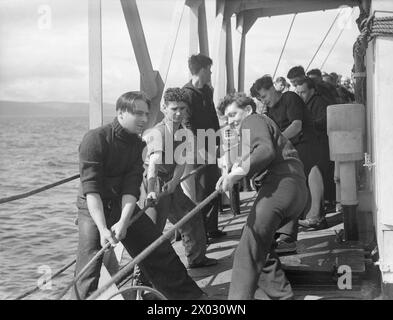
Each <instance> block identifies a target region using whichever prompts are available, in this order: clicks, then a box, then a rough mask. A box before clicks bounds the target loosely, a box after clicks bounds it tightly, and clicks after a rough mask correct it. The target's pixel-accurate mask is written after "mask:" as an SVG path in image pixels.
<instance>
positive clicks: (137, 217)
mask: <svg viewBox="0 0 393 320" xmlns="http://www.w3.org/2000/svg"><path fill="white" fill-rule="evenodd" d="M205 167H206V165H202V166H199V167H198V168H196V169H194V170H192V171H191V172H190V173H188V174H187V175H185V176H184V177H182V178H181V179H180V182H179V183H181V182H183V181H184V180H186V179H188V178H189V177H191V176H192V175H194V174H196V173H197V172H199V171H201V170H202V169H203V168H205ZM165 194H166V193H165V192H162V193H160V194H159V195H158V196H157V201H158V200H159V199H160V198H161V197H163V196H164V195H165ZM149 207H150V206H145V207H144V208H143V209H141V210H140V211H138V212H137V213H136V214H135V215H134V216H132V218H131V219H130V221H129V223H128V225H129V226H130V225H131V224H133V223H134V222H135V221H136V220H138V219H139V218H140V217H141V216H142V215H143V214H144V213H145V212H146V210H147V209H148V208H149ZM109 246H110V243H109V242H108V243H107V244H106V245H105V246H104V247H103V248H102V249H101V250H100V251H98V252H97V253H96V255H95V256H94V257H93V258H92V259H91V260H90V261H89V262H88V263H87V264H86V266H85V267H84V268H83V269H82V270H81V271H80V272H79V274H78V275H77V276H76V277H75V278H74V279H73V280H72V281H71V283H70V284H69V285H68V286H67V287H66V288H65V289H64V290H63V291H62V292H61V293H60V294H59V295H58V296H57V298H56V300H60V299H61V298H62V297H63V296H64V295H65V294H66V293H67V292H68V290H69V289H70V288H71V287H72V286H73V285H75V284H76V282H77V281H78V280H79V279H80V278H81V277H82V275H83V274H84V273H85V272H86V270H87V269H88V268H89V267H90V266H91V265H92V264H93V263H94V262H95V261H96V260H97V259H98V258H99V257H100V256H101V255H103V254H104V252H105V250H106V249H108V248H109ZM122 270H123V268H122V269H121V270H120V271H122ZM124 276H126V274H125V275H124ZM122 278H123V277H122ZM122 278H121V279H122ZM121 279H118V280H121ZM75 290H76V286H75ZM76 293H77V296H78V292H77V290H76ZM78 298H79V297H78Z"/></svg>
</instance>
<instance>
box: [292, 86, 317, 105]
mask: <svg viewBox="0 0 393 320" xmlns="http://www.w3.org/2000/svg"><path fill="white" fill-rule="evenodd" d="M296 92H297V94H298V95H299V96H300V97H301V98H302V99H303V101H304V102H305V103H307V101H308V100H309V99H310V98H311V96H312V94H313V90H312V89H309V88H308V87H307V84H306V83H303V84H302V85H299V86H297V87H296Z"/></svg>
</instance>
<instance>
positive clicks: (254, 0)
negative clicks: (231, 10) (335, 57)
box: [236, 0, 358, 13]
mask: <svg viewBox="0 0 393 320" xmlns="http://www.w3.org/2000/svg"><path fill="white" fill-rule="evenodd" d="M238 2H239V1H238ZM327 4H329V5H332V6H333V7H334V8H338V7H340V6H350V7H353V6H357V5H358V1H357V0H329V1H326V0H248V1H241V2H240V3H238V4H237V6H236V13H240V12H242V11H246V10H254V9H278V8H291V9H293V10H296V8H297V7H299V6H303V7H304V6H310V5H312V6H317V7H319V9H316V10H325V8H326V5H327ZM312 11H313V10H312ZM292 13H295V11H293V12H292Z"/></svg>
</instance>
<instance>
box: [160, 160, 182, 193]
mask: <svg viewBox="0 0 393 320" xmlns="http://www.w3.org/2000/svg"><path fill="white" fill-rule="evenodd" d="M185 167H186V164H177V165H176V167H175V171H174V173H173V177H172V179H171V180H170V181H168V182H167V184H166V186H165V189H164V191H165V192H167V193H173V192H174V191H175V189H176V187H177V186H178V185H179V183H180V179H181V177H182V176H183V173H184V169H185Z"/></svg>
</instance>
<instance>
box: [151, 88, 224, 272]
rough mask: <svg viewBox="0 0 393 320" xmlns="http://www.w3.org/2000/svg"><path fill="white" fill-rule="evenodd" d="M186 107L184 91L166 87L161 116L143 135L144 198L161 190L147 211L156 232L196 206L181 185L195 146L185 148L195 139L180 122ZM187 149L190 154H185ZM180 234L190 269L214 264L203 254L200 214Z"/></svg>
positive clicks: (203, 245)
mask: <svg viewBox="0 0 393 320" xmlns="http://www.w3.org/2000/svg"><path fill="white" fill-rule="evenodd" d="M187 109H188V96H187V93H186V91H185V90H184V89H180V88H169V89H167V90H166V91H165V94H164V104H163V108H162V111H163V113H164V116H165V117H164V119H163V120H162V121H161V122H160V123H158V124H156V125H155V126H154V127H153V128H151V129H149V130H147V131H146V133H145V134H144V136H143V139H144V140H145V141H146V143H147V156H146V161H145V163H146V171H145V175H144V183H143V186H144V188H145V191H146V192H145V193H146V194H147V201H150V202H154V201H155V200H157V195H158V194H159V193H161V191H162V192H164V194H162V196H161V197H159V199H158V201H157V203H156V204H155V207H152V208H149V209H148V210H147V211H146V213H147V214H148V215H149V217H150V218H151V219H152V220H153V221H154V223H155V224H156V225H157V226H158V229H159V231H163V230H164V227H165V223H166V221H167V219H169V221H170V222H171V223H173V224H175V223H176V222H178V221H179V220H180V219H181V218H183V217H184V216H185V215H186V214H187V213H188V212H189V211H191V210H192V209H194V208H195V204H194V203H193V202H192V201H191V199H190V198H188V197H187V196H186V195H185V193H184V191H183V189H182V187H181V185H180V179H181V177H182V175H183V173H184V168H185V166H186V165H187V163H186V161H187V160H191V161H189V162H190V164H191V165H192V164H193V160H194V152H193V149H194V148H189V147H187V146H185V147H184V144H185V143H187V142H190V141H193V140H194V137H193V133H192V131H191V130H189V129H187V128H186V127H185V126H184V125H183V124H182V122H183V120H184V117H185V114H186V112H187ZM183 147H184V148H183ZM187 151H188V152H189V153H190V154H188V155H187V154H186V153H187ZM163 187H164V188H163ZM180 234H181V237H182V240H183V245H184V249H185V255H186V257H187V261H188V267H189V268H198V267H207V266H211V265H214V264H217V260H216V259H210V258H207V257H206V256H205V253H206V232H205V227H204V224H203V216H202V215H201V214H197V215H196V216H194V217H193V218H192V219H191V220H190V221H189V222H187V223H186V224H184V225H183V227H182V228H180Z"/></svg>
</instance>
